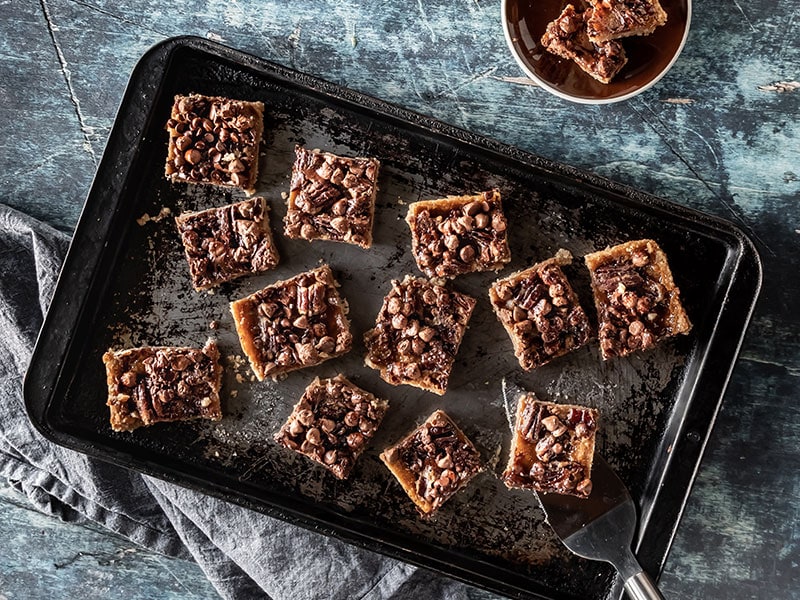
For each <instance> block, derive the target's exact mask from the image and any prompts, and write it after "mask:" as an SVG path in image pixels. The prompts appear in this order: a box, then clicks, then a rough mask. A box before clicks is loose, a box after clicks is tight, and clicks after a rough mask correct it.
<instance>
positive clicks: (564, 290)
mask: <svg viewBox="0 0 800 600" xmlns="http://www.w3.org/2000/svg"><path fill="white" fill-rule="evenodd" d="M565 256H569V253H566V252H565V251H561V253H559V255H557V257H556V258H554V259H549V260H547V261H544V262H542V263H539V264H538V265H534V266H533V267H531V268H530V269H526V270H525V271H522V272H520V273H516V274H514V275H512V276H510V277H507V278H505V279H500V280H498V281H496V282H495V283H494V284H492V287H491V288H490V292H489V297H490V298H491V301H492V306H493V308H494V310H495V312H496V313H497V316H498V318H499V319H500V321H501V322H502V323H503V325H504V326H505V328H506V330H507V331H508V333H509V335H510V336H511V338H512V340H513V341H514V350H515V354H516V356H517V358H518V359H519V362H520V365H521V366H522V368H523V369H525V370H531V369H535V368H536V367H539V366H541V365H543V364H545V363H547V362H549V361H550V360H552V359H553V358H555V357H557V356H561V355H563V354H566V353H567V352H570V351H571V350H574V349H576V348H579V347H581V346H583V345H584V344H586V342H588V341H589V338H590V337H591V334H592V328H591V325H590V324H589V319H588V318H587V316H586V313H585V312H584V310H583V308H582V307H581V305H580V303H579V301H578V297H577V295H576V294H575V292H574V291H573V289H572V286H571V285H570V284H569V281H568V280H567V278H566V276H565V275H564V272H563V271H562V270H561V267H560V266H559V264H565V263H566V262H569V261H571V257H569V258H568V259H567V258H565Z"/></svg>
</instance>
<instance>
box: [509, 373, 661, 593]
mask: <svg viewBox="0 0 800 600" xmlns="http://www.w3.org/2000/svg"><path fill="white" fill-rule="evenodd" d="M502 387H503V400H504V401H505V403H506V407H509V406H513V405H514V401H515V399H516V398H518V397H519V394H524V393H525V391H524V390H522V389H521V388H519V387H518V386H517V385H516V384H513V383H510V382H507V381H506V380H505V379H504V380H503V382H502ZM511 414H513V413H511ZM536 495H537V496H538V498H539V504H540V505H541V507H542V510H544V513H545V516H546V517H547V522H548V523H549V524H550V526H551V527H552V528H553V529H554V530H555V532H556V534H557V535H558V537H559V538H561V541H562V542H563V543H564V545H565V546H566V547H567V548H569V550H571V551H572V552H573V553H575V554H577V555H578V556H582V557H584V558H589V559H592V560H604V561H606V562H609V563H611V564H612V565H614V567H615V568H616V569H617V571H619V574H620V575H621V577H622V580H623V582H624V587H625V591H627V592H628V594H629V595H630V597H631V598H632V599H633V600H664V597H663V596H662V595H661V592H659V591H658V588H657V587H656V586H655V584H654V583H653V581H652V579H650V577H649V576H648V575H647V573H645V572H644V570H643V569H642V567H641V566H640V565H639V562H638V561H637V560H636V557H635V556H634V555H633V552H632V551H631V543H632V542H633V534H634V532H635V530H636V520H637V519H636V506H635V505H634V503H633V499H632V498H631V495H630V494H629V493H628V489H627V488H626V487H625V484H624V483H623V482H622V480H621V479H620V478H619V477H617V474H616V473H614V470H613V469H612V468H611V467H610V466H609V465H608V463H607V462H606V461H605V460H604V459H603V457H602V456H600V455H599V454H596V455H595V458H594V463H593V466H592V493H591V494H590V495H589V497H588V498H586V499H583V498H578V497H575V496H564V495H561V494H541V493H537V494H536Z"/></svg>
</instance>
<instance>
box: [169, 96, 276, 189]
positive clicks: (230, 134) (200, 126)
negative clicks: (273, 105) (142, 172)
mask: <svg viewBox="0 0 800 600" xmlns="http://www.w3.org/2000/svg"><path fill="white" fill-rule="evenodd" d="M263 112H264V105H263V104H262V103H261V102H245V101H240V100H231V99H229V98H220V97H210V96H201V95H196V94H195V95H190V96H176V97H175V102H174V104H173V106H172V115H171V117H170V119H169V121H167V130H168V131H169V149H168V155H167V165H166V171H165V172H166V175H167V177H169V178H171V179H175V180H181V181H186V182H189V183H211V184H216V185H227V186H233V187H239V188H242V189H244V190H245V191H248V192H250V191H252V189H253V188H254V186H255V181H256V177H257V175H258V146H259V143H260V142H261V134H262V132H263V129H264V124H263Z"/></svg>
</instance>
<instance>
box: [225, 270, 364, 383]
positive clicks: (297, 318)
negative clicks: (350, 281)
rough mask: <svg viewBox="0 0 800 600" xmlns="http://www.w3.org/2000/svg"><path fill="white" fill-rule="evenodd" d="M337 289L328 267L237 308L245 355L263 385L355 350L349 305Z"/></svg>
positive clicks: (281, 283) (251, 298)
mask: <svg viewBox="0 0 800 600" xmlns="http://www.w3.org/2000/svg"><path fill="white" fill-rule="evenodd" d="M337 286H338V284H337V283H336V281H335V280H334V278H333V273H331V270H330V267H328V266H327V265H323V266H322V267H319V268H317V269H314V270H312V271H308V272H306V273H301V274H300V275H296V276H295V277H292V278H291V279H287V280H285V281H279V282H277V283H274V284H272V285H269V286H267V287H265V288H264V289H262V290H259V291H257V292H255V293H254V294H251V295H250V296H247V297H245V298H241V299H240V300H236V301H235V302H231V312H232V313H233V320H234V322H235V323H236V332H237V333H238V334H239V341H240V342H241V344H242V350H244V352H245V354H247V357H248V358H249V359H250V365H251V366H252V368H253V372H254V373H255V374H256V377H258V380H259V381H261V380H263V379H264V377H267V376H270V377H276V376H278V375H281V374H283V373H288V372H289V371H294V370H295V369H302V368H304V367H311V366H314V365H318V364H320V363H321V362H323V361H326V360H328V359H329V358H334V357H335V356H340V355H342V354H344V353H345V352H348V351H349V350H350V348H351V346H352V343H353V336H352V335H351V334H350V324H349V323H348V321H347V316H346V315H347V311H348V308H347V303H346V302H345V301H344V300H343V299H342V297H341V296H340V295H339V292H338V291H337V290H336V288H337Z"/></svg>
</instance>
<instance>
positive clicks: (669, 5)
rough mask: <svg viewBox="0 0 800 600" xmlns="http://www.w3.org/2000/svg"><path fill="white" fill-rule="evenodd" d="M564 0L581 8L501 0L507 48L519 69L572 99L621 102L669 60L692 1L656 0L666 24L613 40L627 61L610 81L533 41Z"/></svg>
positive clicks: (543, 0)
mask: <svg viewBox="0 0 800 600" xmlns="http://www.w3.org/2000/svg"><path fill="white" fill-rule="evenodd" d="M570 3H572V4H573V5H575V6H576V8H578V9H580V8H581V0H502V4H501V6H502V8H501V18H502V22H503V31H504V32H505V37H506V42H507V43H508V47H509V48H510V49H511V53H512V55H513V56H514V58H515V59H516V61H517V63H518V64H519V66H520V67H521V68H522V70H523V71H524V72H525V74H526V75H527V76H528V77H530V78H531V79H532V80H533V81H535V82H536V83H537V84H539V86H541V87H542V88H543V89H545V90H547V91H548V92H550V93H551V94H555V95H556V96H558V97H559V98H564V99H565V100H570V101H572V102H578V103H581V104H608V103H611V102H621V101H622V100H627V99H628V98H632V97H633V96H636V95H637V94H641V93H642V92H644V91H645V90H648V89H650V88H651V87H652V86H654V85H655V84H656V82H658V80H659V79H661V78H662V77H663V76H664V75H665V74H666V72H667V71H669V69H670V67H672V65H673V64H675V61H676V60H677V59H678V55H679V54H680V53H681V50H682V49H683V46H684V44H685V43H686V37H687V36H688V35H689V26H690V24H691V20H692V0H661V6H662V7H663V8H664V10H665V11H666V13H667V22H666V24H664V25H662V26H661V27H658V28H656V30H655V31H654V32H653V34H652V35H649V36H637V37H629V38H624V39H621V40H619V41H620V42H621V43H622V45H623V46H624V47H625V52H626V54H627V56H628V63H627V64H626V65H625V66H624V67H623V68H622V70H621V71H620V72H619V74H618V75H617V76H616V77H615V78H614V79H613V80H612V81H611V82H610V83H607V84H605V83H601V82H599V81H597V80H595V79H593V78H592V77H590V76H589V75H588V74H587V73H584V72H583V71H582V70H581V69H580V68H579V67H578V65H576V64H575V63H574V62H573V61H571V60H567V59H565V58H560V57H558V56H555V55H553V54H550V53H549V52H546V51H545V50H544V49H543V48H542V45H541V43H540V41H539V40H540V39H541V37H542V34H544V31H545V28H546V27H547V24H548V23H549V22H550V21H552V20H554V19H555V18H556V17H558V15H559V14H561V11H562V10H563V8H564V7H565V6H566V5H567V4H570Z"/></svg>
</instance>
